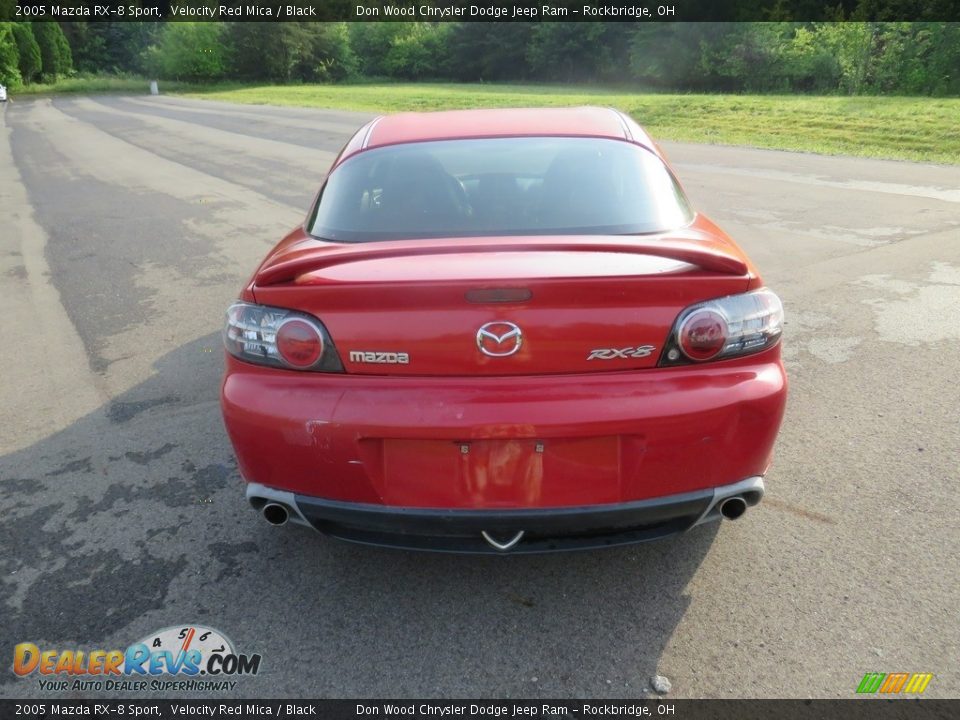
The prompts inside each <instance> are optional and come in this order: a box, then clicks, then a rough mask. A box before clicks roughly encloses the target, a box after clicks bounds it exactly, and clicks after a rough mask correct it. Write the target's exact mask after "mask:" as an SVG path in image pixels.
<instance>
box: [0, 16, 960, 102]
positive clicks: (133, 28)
mask: <svg viewBox="0 0 960 720" xmlns="http://www.w3.org/2000/svg"><path fill="white" fill-rule="evenodd" d="M75 73H81V74H131V75H140V76H146V77H150V78H159V79H169V80H182V81H190V82H220V81H234V80H235V81H247V82H269V83H304V82H306V83H310V82H344V81H363V80H370V79H374V80H375V79H397V80H455V81H463V82H503V81H542V82H607V83H611V84H631V85H634V86H637V87H644V88H655V89H663V90H673V91H683V92H690V91H696V92H759V93H770V92H784V93H793V92H807V93H847V94H909V95H958V94H960V23H948V22H910V23H907V22H817V23H812V22H807V23H799V22H740V23H690V22H686V23H653V24H632V23H561V22H551V23H475V22H470V23H452V22H448V23H427V22H406V23H404V22H363V23H344V22H313V23H309V22H304V23H300V22H284V23H251V22H240V23H229V22H227V23H218V22H196V23H191V22H170V23H136V22H117V23H110V22H94V23H87V22H63V23H56V22H35V23H23V22H7V23H0V82H2V83H4V84H6V85H8V86H11V87H12V88H17V87H18V86H19V85H21V84H30V83H35V82H41V81H44V82H50V81H55V80H56V79H58V78H61V77H64V76H70V75H72V74H75Z"/></svg>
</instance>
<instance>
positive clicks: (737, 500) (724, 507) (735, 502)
mask: <svg viewBox="0 0 960 720" xmlns="http://www.w3.org/2000/svg"><path fill="white" fill-rule="evenodd" d="M746 511H747V502H746V500H744V499H743V498H742V497H731V498H727V499H726V500H724V501H723V502H722V503H720V514H721V515H723V516H724V517H725V518H726V519H727V520H736V519H737V518H738V517H740V516H741V515H743V514H744V513H745V512H746Z"/></svg>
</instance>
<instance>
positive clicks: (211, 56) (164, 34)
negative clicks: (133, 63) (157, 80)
mask: <svg viewBox="0 0 960 720" xmlns="http://www.w3.org/2000/svg"><path fill="white" fill-rule="evenodd" d="M223 32H224V27H223V25H222V24H220V23H208V22H172V23H167V24H166V25H164V26H163V30H162V31H161V33H160V37H159V42H158V43H157V44H156V45H151V46H150V47H149V48H148V49H147V51H146V52H145V53H144V58H143V64H144V67H145V69H146V70H147V71H148V72H149V73H150V74H152V75H155V76H157V77H161V78H165V79H171V80H219V79H220V78H222V77H223V76H224V74H225V73H226V70H227V60H226V55H227V52H226V50H225V49H224V46H223V42H222V36H223Z"/></svg>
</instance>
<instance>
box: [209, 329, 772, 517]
mask: <svg viewBox="0 0 960 720" xmlns="http://www.w3.org/2000/svg"><path fill="white" fill-rule="evenodd" d="M786 392H787V386H786V377H785V375H784V372H783V366H782V363H781V361H780V350H779V346H777V347H775V348H772V349H771V350H769V351H766V352H763V353H759V354H757V355H755V356H750V357H746V358H742V359H738V360H729V361H722V362H717V363H709V364H705V365H701V366H691V367H680V368H663V369H651V370H643V371H636V372H607V373H597V374H594V375H569V376H517V377H478V378H450V377H422V378H421V377H402V378H401V377H375V376H351V375H323V374H318V373H297V372H291V371H286V370H279V369H274V368H265V367H258V366H254V365H249V364H246V363H243V362H240V361H238V360H236V359H234V358H232V357H229V356H228V358H227V368H226V374H225V377H224V382H223V389H222V397H221V400H222V408H223V415H224V421H225V424H226V428H227V431H228V434H229V436H230V439H231V441H232V443H233V446H234V449H235V450H236V453H237V459H238V464H239V469H240V473H241V475H242V476H243V477H244V478H245V479H246V480H247V481H248V482H252V483H259V484H260V485H263V486H266V487H268V488H274V489H276V490H280V491H286V492H290V493H293V494H295V495H297V496H303V497H308V498H318V499H319V498H323V499H324V500H326V501H330V502H340V503H351V504H357V503H359V504H365V505H372V506H385V507H386V508H387V509H389V508H442V509H444V510H456V511H466V510H469V511H484V510H489V511H496V512H498V513H499V512H503V511H508V510H509V511H527V510H539V509H553V508H560V507H569V508H579V507H584V506H593V505H624V504H630V503H634V502H638V501H644V500H657V499H658V498H663V497H666V496H674V495H684V494H689V493H697V492H700V493H701V494H703V493H707V494H709V493H710V492H711V488H716V487H720V486H724V485H729V484H732V483H736V482H739V481H741V480H743V479H744V478H751V477H759V476H763V475H764V474H765V473H766V471H767V467H768V466H769V464H770V460H771V456H772V452H773V446H774V442H775V440H776V436H777V432H778V430H779V427H780V421H781V418H782V415H783V411H784V405H785V402H786ZM318 502H322V501H319V500H318Z"/></svg>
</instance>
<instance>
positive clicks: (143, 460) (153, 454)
mask: <svg viewBox="0 0 960 720" xmlns="http://www.w3.org/2000/svg"><path fill="white" fill-rule="evenodd" d="M175 447H177V446H176V445H174V444H173V443H165V444H163V445H162V446H160V447H158V448H157V449H156V450H149V451H146V452H136V451H129V452H126V453H124V455H125V456H126V458H127V460H130V461H131V462H135V463H136V464H137V465H146V464H147V463H149V462H151V461H152V460H156V459H157V458H159V457H163V456H164V455H166V454H167V453H168V452H170V451H171V450H173V449H174V448H175Z"/></svg>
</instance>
